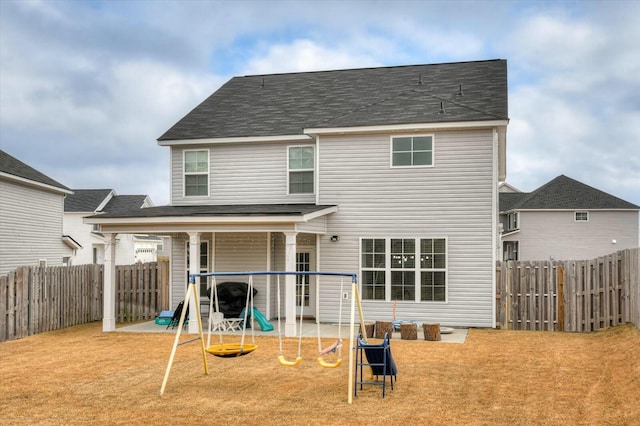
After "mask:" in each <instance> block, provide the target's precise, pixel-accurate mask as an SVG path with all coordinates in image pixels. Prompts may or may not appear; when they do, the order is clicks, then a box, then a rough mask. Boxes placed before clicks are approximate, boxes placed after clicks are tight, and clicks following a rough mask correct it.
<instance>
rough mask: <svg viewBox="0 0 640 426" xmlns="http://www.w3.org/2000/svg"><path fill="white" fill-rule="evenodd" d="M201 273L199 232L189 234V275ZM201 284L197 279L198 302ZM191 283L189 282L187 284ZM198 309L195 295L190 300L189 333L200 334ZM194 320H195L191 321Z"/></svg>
mask: <svg viewBox="0 0 640 426" xmlns="http://www.w3.org/2000/svg"><path fill="white" fill-rule="evenodd" d="M199 273H200V233H199V232H189V275H191V274H199ZM199 282H200V279H199V278H196V291H195V293H196V294H197V295H198V300H200V286H199V285H198V283H199ZM188 283H189V282H188V281H187V284H188ZM196 308H199V306H196V298H195V294H193V295H192V296H191V299H190V300H189V319H190V320H189V328H188V332H189V333H194V334H195V333H198V321H197V318H196V317H195V313H196ZM191 318H193V320H191Z"/></svg>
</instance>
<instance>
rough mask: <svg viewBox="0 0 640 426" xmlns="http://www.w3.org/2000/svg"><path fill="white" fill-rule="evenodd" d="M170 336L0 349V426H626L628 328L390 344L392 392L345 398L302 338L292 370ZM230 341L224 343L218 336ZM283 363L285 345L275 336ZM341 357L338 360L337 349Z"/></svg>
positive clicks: (262, 348)
mask: <svg viewBox="0 0 640 426" xmlns="http://www.w3.org/2000/svg"><path fill="white" fill-rule="evenodd" d="M173 339H174V335H171V334H136V333H124V332H115V333H102V331H101V324H100V323H93V324H88V325H83V326H78V327H72V328H68V329H65V330H60V331H56V332H51V333H45V334H41V335H37V336H32V337H28V338H25V339H21V340H16V341H10V342H4V343H0V423H1V424H81V423H85V424H86V423H91V424H127V425H128V424H148V425H168V424H180V423H184V424H278V425H285V424H287V425H299V424H404V425H407V426H409V425H415V424H430V425H431V424H436V425H438V424H441V425H450V424H456V425H459V424H474V425H475V424H485V425H497V424H509V425H514V424H557V425H578V424H589V425H591V424H593V425H607V424H611V425H631V424H636V425H637V424H640V331H639V330H638V329H636V328H635V327H633V326H630V325H625V326H619V327H616V328H613V329H609V330H605V331H600V332H596V333H589V334H569V333H551V332H532V331H499V330H479V329H472V330H469V335H468V337H467V340H466V342H465V343H464V344H454V343H442V342H425V341H402V340H393V341H392V343H391V345H392V346H391V347H392V352H393V356H394V358H395V360H396V363H397V365H398V370H399V374H398V381H397V383H396V388H395V390H394V391H390V392H389V393H388V395H387V397H386V398H384V399H382V398H381V392H380V388H379V387H377V386H368V387H365V389H364V390H363V391H362V392H359V393H358V396H357V397H356V398H354V400H353V404H352V405H348V404H347V376H348V368H347V365H346V362H345V364H344V365H343V366H342V367H340V368H337V369H323V368H322V367H320V366H319V365H318V364H317V363H316V362H315V352H316V351H317V342H316V340H315V339H309V340H305V341H304V344H303V357H304V361H303V363H302V364H300V365H299V366H297V367H282V366H280V365H279V364H278V363H277V360H276V357H277V355H278V342H277V339H276V338H274V337H257V338H256V343H257V344H258V345H259V348H258V350H256V351H255V352H253V353H252V354H250V355H247V356H244V357H240V358H231V359H222V358H216V357H213V356H209V358H208V364H209V370H210V374H209V375H208V376H206V375H204V374H203V364H202V358H201V356H200V349H199V345H198V343H191V344H188V345H183V346H180V347H179V348H178V351H177V355H176V359H175V363H174V365H173V368H172V370H171V375H170V377H169V381H168V385H167V388H166V391H165V393H164V395H163V396H160V395H159V390H160V386H161V384H162V379H163V376H164V372H165V368H166V366H167V362H168V359H169V354H170V352H171V347H172V344H173ZM233 339H234V338H233V337H231V336H229V337H228V339H226V340H227V342H229V343H230V342H231V341H232V340H233ZM287 344H288V345H289V346H288V349H289V351H288V352H289V355H290V356H291V357H293V356H294V354H295V350H296V347H295V341H288V342H287ZM345 358H346V354H345Z"/></svg>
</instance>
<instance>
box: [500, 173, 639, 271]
mask: <svg viewBox="0 0 640 426" xmlns="http://www.w3.org/2000/svg"><path fill="white" fill-rule="evenodd" d="M639 211H640V207H638V206H636V205H635V204H632V203H630V202H628V201H625V200H622V199H620V198H617V197H614V196H613V195H611V194H608V193H606V192H603V191H600V190H598V189H596V188H593V187H591V186H588V185H585V184H584V183H581V182H578V181H577V180H575V179H571V178H569V177H567V176H564V175H560V176H558V177H556V178H555V179H553V180H551V181H549V182H547V183H546V184H544V185H542V186H541V187H539V188H538V189H536V190H535V191H533V192H520V191H518V190H517V189H515V188H513V187H511V186H509V185H502V186H501V189H500V223H501V226H502V253H503V260H549V259H557V260H581V259H594V258H596V257H598V256H604V255H607V254H610V253H613V252H615V251H618V250H624V249H627V248H635V247H638V212H639Z"/></svg>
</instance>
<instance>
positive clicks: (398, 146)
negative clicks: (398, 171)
mask: <svg viewBox="0 0 640 426" xmlns="http://www.w3.org/2000/svg"><path fill="white" fill-rule="evenodd" d="M391 166H392V167H415V166H433V135H424V136H401V137H392V138H391Z"/></svg>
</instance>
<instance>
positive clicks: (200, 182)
mask: <svg viewBox="0 0 640 426" xmlns="http://www.w3.org/2000/svg"><path fill="white" fill-rule="evenodd" d="M184 195H185V197H206V196H208V195H209V151H208V150H206V149H203V150H198V151H185V152H184Z"/></svg>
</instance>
